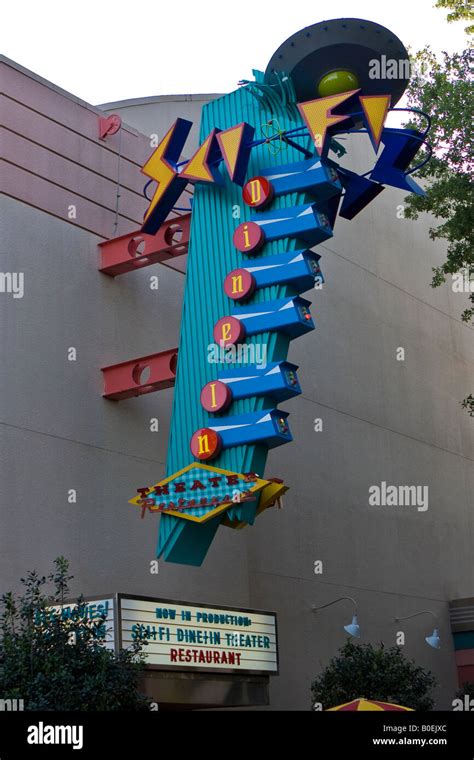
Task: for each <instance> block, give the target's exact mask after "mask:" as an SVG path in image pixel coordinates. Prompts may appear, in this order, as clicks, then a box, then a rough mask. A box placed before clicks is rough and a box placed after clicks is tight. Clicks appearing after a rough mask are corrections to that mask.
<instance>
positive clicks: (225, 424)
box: [208, 409, 293, 449]
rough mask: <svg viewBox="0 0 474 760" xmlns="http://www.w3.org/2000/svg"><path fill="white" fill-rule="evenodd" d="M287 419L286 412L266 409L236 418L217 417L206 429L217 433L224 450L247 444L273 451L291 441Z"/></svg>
mask: <svg viewBox="0 0 474 760" xmlns="http://www.w3.org/2000/svg"><path fill="white" fill-rule="evenodd" d="M287 417H288V412H282V411H280V410H279V409H267V410H262V411H260V412H251V413H250V414H240V415H238V416H237V417H219V420H218V421H217V419H216V420H215V421H214V420H213V421H212V422H211V423H210V424H208V427H209V428H211V430H215V431H216V432H217V433H219V435H220V436H221V438H222V446H223V448H224V449H227V448H230V447H231V446H242V445H244V444H249V443H253V444H263V445H265V446H266V447H267V448H269V449H273V448H275V447H276V446H281V445H282V444H284V443H289V441H292V440H293V438H292V435H291V433H290V428H289V427H288V424H287V422H286V418H287Z"/></svg>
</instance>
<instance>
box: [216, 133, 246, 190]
mask: <svg viewBox="0 0 474 760" xmlns="http://www.w3.org/2000/svg"><path fill="white" fill-rule="evenodd" d="M244 129H245V124H238V125H237V126H236V127H231V128H230V129H226V130H225V131H224V132H220V133H219V135H218V138H217V139H218V142H219V148H220V149H221V153H222V156H223V158H224V161H225V164H226V167H227V171H228V173H229V177H230V178H231V179H233V177H234V173H235V168H236V166H237V160H238V158H239V151H240V145H241V143H242V136H243V132H244Z"/></svg>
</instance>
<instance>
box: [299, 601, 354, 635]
mask: <svg viewBox="0 0 474 760" xmlns="http://www.w3.org/2000/svg"><path fill="white" fill-rule="evenodd" d="M343 599H348V600H349V601H350V602H352V604H353V605H354V608H355V613H354V615H353V616H352V622H351V623H349V624H348V625H345V626H344V630H345V631H346V633H348V634H349V636H354V637H355V638H356V639H360V626H359V621H358V620H357V602H356V600H355V599H353V598H352V597H351V596H340V597H339V599H334V601H333V602H328V603H327V604H322V605H321V606H320V607H316V606H314V605H313V607H311V611H312V612H317V611H318V610H324V608H325V607H331V606H332V605H333V604H336V603H337V602H342V600H343Z"/></svg>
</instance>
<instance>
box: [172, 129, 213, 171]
mask: <svg viewBox="0 0 474 760" xmlns="http://www.w3.org/2000/svg"><path fill="white" fill-rule="evenodd" d="M213 139H214V130H213V131H212V132H211V133H210V134H209V135H208V136H207V137H206V139H205V140H204V142H203V144H202V145H201V146H200V147H199V148H198V149H197V151H196V153H195V154H194V156H193V157H192V158H191V159H190V160H189V161H188V163H187V164H186V166H185V167H184V170H183V171H182V172H181V175H180V176H181V177H185V178H186V179H194V180H200V181H201V182H214V177H213V176H212V174H211V172H210V170H209V167H208V165H207V154H208V153H209V149H210V147H211V140H213Z"/></svg>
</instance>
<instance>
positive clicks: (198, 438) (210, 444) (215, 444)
mask: <svg viewBox="0 0 474 760" xmlns="http://www.w3.org/2000/svg"><path fill="white" fill-rule="evenodd" d="M190 445H191V452H192V454H193V456H195V457H196V459H200V460H202V461H205V460H206V459H214V457H216V456H218V455H219V453H220V451H221V449H222V438H221V437H220V435H219V433H216V431H215V430H211V428H201V429H200V430H196V432H195V433H193V437H192V438H191V444H190Z"/></svg>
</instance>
